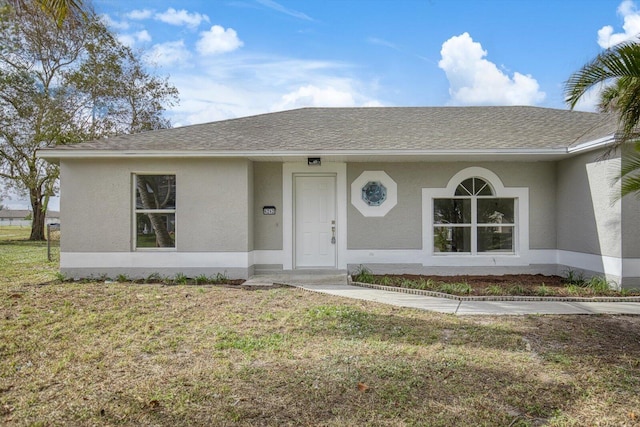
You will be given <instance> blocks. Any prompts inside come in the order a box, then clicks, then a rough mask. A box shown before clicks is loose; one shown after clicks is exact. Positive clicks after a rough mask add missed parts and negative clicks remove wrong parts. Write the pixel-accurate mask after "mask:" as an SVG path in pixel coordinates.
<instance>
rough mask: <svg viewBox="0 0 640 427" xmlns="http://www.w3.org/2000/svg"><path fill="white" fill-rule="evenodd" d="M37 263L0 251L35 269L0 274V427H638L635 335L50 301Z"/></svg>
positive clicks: (18, 245)
mask: <svg viewBox="0 0 640 427" xmlns="http://www.w3.org/2000/svg"><path fill="white" fill-rule="evenodd" d="M41 249H42V248H41V246H40V245H39V244H32V243H28V242H20V241H18V242H13V243H9V244H0V251H1V252H0V256H2V257H3V258H1V259H3V260H4V259H12V260H17V259H20V258H25V259H31V261H29V262H25V263H24V264H20V263H14V264H12V265H7V264H6V263H4V262H3V263H2V264H0V277H2V278H3V279H2V282H0V424H5V425H18V426H20V425H36V426H48V425H87V426H88V425H92V426H94V425H98V426H103V425H104V426H106V425H131V426H134V425H135V426H138V425H168V426H181V425H222V426H224V425H246V426H254V425H273V426H280V425H296V426H297V425H324V426H353V425H374V426H375V425H379V426H403V425H434V426H453V425H492V426H493V425H502V426H535V425H552V426H582V425H611V426H613V425H616V426H623V425H628V426H632V425H638V423H639V422H640V394H639V393H638V390H639V389H640V363H639V362H638V354H640V317H632V316H522V317H520V316H518V317H516V316H499V317H490V316H482V317H455V316H452V315H444V314H438V313H431V312H425V311H418V310H411V309H401V308H397V307H392V306H387V305H383V304H377V303H371V302H364V301H355V300H349V299H343V298H338V297H333V296H328V295H323V294H317V293H310V292H305V291H302V290H299V289H295V288H286V287H280V288H274V289H266V290H265V289H257V290H249V289H250V288H248V287H242V286H228V285H224V286H222V285H170V286H167V285H161V284H131V283H105V282H104V281H100V282H90V283H69V282H65V283H59V282H57V281H56V280H55V279H56V275H55V269H54V268H53V266H50V265H48V264H47V263H46V261H44V262H43V261H40V264H41V265H38V264H37V263H36V262H35V261H34V260H35V259H36V258H37V257H38V256H39V255H38V256H36V255H35V253H40V251H41ZM21 251H25V252H21ZM15 254H19V255H15ZM29 254H31V255H29ZM45 259H46V258H45ZM18 264H19V265H18ZM21 268H23V269H24V270H23V271H22V272H21V273H20V269H21ZM7 271H10V272H11V278H9V279H6V277H7V276H6V272H7Z"/></svg>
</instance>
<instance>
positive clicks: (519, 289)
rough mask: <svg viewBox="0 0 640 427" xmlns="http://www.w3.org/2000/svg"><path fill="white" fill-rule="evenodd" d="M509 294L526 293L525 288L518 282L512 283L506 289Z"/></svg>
mask: <svg viewBox="0 0 640 427" xmlns="http://www.w3.org/2000/svg"><path fill="white" fill-rule="evenodd" d="M508 292H509V295H526V294H527V288H525V287H524V286H522V285H521V284H520V283H514V284H513V285H511V286H510V287H509V289H508Z"/></svg>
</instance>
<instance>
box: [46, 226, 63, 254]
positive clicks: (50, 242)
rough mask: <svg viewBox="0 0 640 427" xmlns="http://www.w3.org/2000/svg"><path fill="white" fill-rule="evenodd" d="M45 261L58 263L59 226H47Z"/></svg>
mask: <svg viewBox="0 0 640 427" xmlns="http://www.w3.org/2000/svg"><path fill="white" fill-rule="evenodd" d="M47 259H49V261H50V262H52V261H58V262H59V261H60V224H47Z"/></svg>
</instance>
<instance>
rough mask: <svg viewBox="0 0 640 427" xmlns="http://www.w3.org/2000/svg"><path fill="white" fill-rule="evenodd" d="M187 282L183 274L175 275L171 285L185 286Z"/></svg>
mask: <svg viewBox="0 0 640 427" xmlns="http://www.w3.org/2000/svg"><path fill="white" fill-rule="evenodd" d="M188 281H189V278H188V277H187V276H185V275H184V274H183V273H176V275H175V276H174V277H173V283H174V284H176V285H186V284H187V282H188Z"/></svg>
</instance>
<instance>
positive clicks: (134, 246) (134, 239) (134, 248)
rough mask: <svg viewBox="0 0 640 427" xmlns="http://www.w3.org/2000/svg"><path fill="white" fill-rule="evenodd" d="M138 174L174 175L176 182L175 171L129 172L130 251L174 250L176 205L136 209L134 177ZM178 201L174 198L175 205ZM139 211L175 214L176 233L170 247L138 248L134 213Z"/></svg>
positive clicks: (175, 240)
mask: <svg viewBox="0 0 640 427" xmlns="http://www.w3.org/2000/svg"><path fill="white" fill-rule="evenodd" d="M138 175H173V176H174V177H176V183H177V174H176V173H175V172H157V171H153V172H133V173H132V174H131V212H132V215H131V251H132V252H176V251H177V248H178V234H180V233H178V232H177V230H178V207H177V206H176V208H175V209H136V191H137V188H136V177H137V176H138ZM177 198H178V189H177V187H176V199H177ZM177 204H178V201H177V200H176V205H177ZM139 213H172V214H174V216H175V228H176V234H175V236H174V245H173V247H172V248H138V247H137V245H138V235H137V233H136V231H137V226H138V225H137V219H136V214H139Z"/></svg>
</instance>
